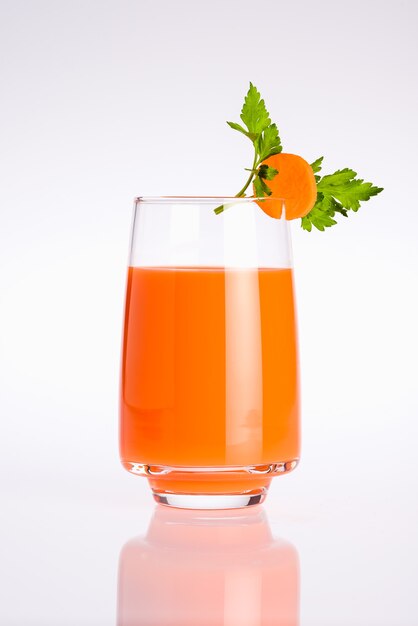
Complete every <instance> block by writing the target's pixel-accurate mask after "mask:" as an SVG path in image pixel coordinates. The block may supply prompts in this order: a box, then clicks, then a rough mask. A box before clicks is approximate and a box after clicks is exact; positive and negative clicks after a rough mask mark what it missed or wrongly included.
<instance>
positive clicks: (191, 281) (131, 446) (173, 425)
mask: <svg viewBox="0 0 418 626" xmlns="http://www.w3.org/2000/svg"><path fill="white" fill-rule="evenodd" d="M274 200H275V201H276V202H279V203H281V205H282V209H283V210H282V218H281V219H274V218H271V217H269V216H268V215H267V214H266V213H264V212H263V211H262V210H261V208H260V205H261V202H262V200H261V199H254V198H239V199H237V198H216V197H200V198H199V197H141V198H138V199H137V200H136V202H135V207H134V219H133V225H132V239H131V249H130V258H129V268H128V279H127V290H126V305H125V327H124V338H123V352H122V375H121V411H120V452H121V460H122V464H123V466H124V467H125V468H126V469H127V470H128V471H129V472H131V473H133V474H136V475H138V476H145V477H147V478H148V482H149V484H150V487H151V489H152V492H153V495H154V498H155V500H156V501H157V502H159V503H162V504H166V505H170V506H174V507H181V508H197V509H218V508H237V507H245V506H250V505H254V504H258V503H259V502H262V501H263V500H264V498H265V496H266V494H267V490H268V487H269V485H270V482H271V479H272V478H273V477H274V476H279V475H281V474H285V473H287V472H289V471H291V470H293V469H294V468H295V467H296V465H297V463H298V460H299V451H300V441H299V439H300V436H299V376H298V354H297V337H296V318H295V303H294V290H293V275H292V260H291V245H290V234H289V226H288V222H287V221H286V219H285V206H284V201H283V200H281V199H278V198H276V199H274ZM258 203H260V205H259V204H258ZM220 205H223V206H224V207H225V210H224V211H223V212H222V213H220V214H216V213H215V211H214V209H215V208H217V207H219V206H220Z"/></svg>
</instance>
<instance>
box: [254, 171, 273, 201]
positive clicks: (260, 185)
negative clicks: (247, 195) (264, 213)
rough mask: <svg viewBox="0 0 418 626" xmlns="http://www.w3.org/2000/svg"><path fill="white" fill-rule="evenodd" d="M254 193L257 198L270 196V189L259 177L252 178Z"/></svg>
mask: <svg viewBox="0 0 418 626" xmlns="http://www.w3.org/2000/svg"><path fill="white" fill-rule="evenodd" d="M254 191H255V194H256V196H257V197H258V198H264V196H271V194H272V191H271V189H270V187H269V186H268V185H267V184H266V183H265V182H264V180H263V179H262V178H260V176H256V177H255V178H254Z"/></svg>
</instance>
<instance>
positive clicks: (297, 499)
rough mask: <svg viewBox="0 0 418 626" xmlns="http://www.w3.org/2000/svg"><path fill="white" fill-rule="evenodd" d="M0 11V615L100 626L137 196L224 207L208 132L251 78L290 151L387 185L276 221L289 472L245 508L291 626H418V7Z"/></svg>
mask: <svg viewBox="0 0 418 626" xmlns="http://www.w3.org/2000/svg"><path fill="white" fill-rule="evenodd" d="M0 7H1V15H0V31H1V32H0V46H1V52H0V63H1V92H2V95H1V114H0V115H1V117H0V133H1V144H0V145H1V148H0V151H1V164H0V178H1V184H0V211H1V221H0V256H1V274H0V281H1V282H0V299H1V308H0V316H1V326H0V333H1V335H0V350H1V362H0V377H1V388H0V393H1V397H0V412H1V422H0V424H1V426H0V427H1V441H0V447H1V450H0V482H1V493H2V497H1V499H2V504H1V508H2V512H1V518H0V524H1V525H2V532H1V535H0V543H1V544H2V545H1V549H2V554H3V556H2V558H1V572H0V575H1V589H2V591H4V601H3V602H2V605H1V607H0V620H1V624H3V623H4V624H5V625H6V624H7V625H8V626H9V625H10V626H26V625H27V626H32V625H34V626H35V625H36V626H37V625H38V624H39V625H40V624H42V625H44V626H49V625H52V624H54V625H55V626H64V625H67V624H68V625H69V624H71V625H79V626H90V625H93V624H100V625H101V626H105V625H107V624H114V623H115V619H116V617H115V612H116V608H115V606H116V604H115V603H116V572H117V559H118V553H119V550H120V548H121V546H122V545H123V543H124V542H125V541H126V540H128V539H129V538H130V537H132V536H133V535H135V534H138V533H140V532H143V531H144V530H145V529H146V527H147V525H148V522H149V518H150V515H151V512H152V509H153V504H152V500H151V496H150V494H149V492H148V489H147V485H146V483H145V481H142V480H141V479H138V478H135V477H133V476H130V475H128V474H127V473H126V472H124V471H123V470H122V469H121V467H120V466H119V462H118V458H117V405H118V397H117V395H118V376H119V351H120V338H121V327H122V312H123V298H124V288H125V266H126V260H127V246H128V239H129V229H130V221H131V210H132V199H133V197H134V196H135V195H139V194H142V195H147V194H148V195H150V194H155V195H166V194H169V195H170V194H172V195H176V194H187V195H193V194H198V195H233V194H234V193H236V191H237V190H238V189H239V188H240V187H241V185H242V183H243V179H244V175H245V172H244V171H243V168H244V167H248V166H249V163H250V160H251V150H250V146H249V144H248V145H246V140H245V138H243V137H241V136H240V135H239V134H238V133H234V132H233V131H232V130H230V129H229V128H228V127H227V126H226V124H225V120H226V119H232V120H236V121H238V117H239V111H240V107H241V103H242V99H243V96H244V93H245V91H246V89H247V86H248V82H249V80H251V81H253V82H254V83H255V84H256V85H257V86H258V88H259V89H260V91H261V92H262V94H263V96H264V98H265V100H266V103H267V106H268V108H269V110H270V113H271V115H272V118H273V120H274V121H276V122H277V123H278V126H279V129H280V133H281V137H282V143H283V145H284V149H285V151H287V152H295V153H298V154H301V155H302V156H304V157H305V158H306V159H307V160H309V161H311V160H314V159H315V158H317V157H318V156H321V155H325V161H324V171H325V172H331V171H333V170H334V169H337V168H340V167H346V166H350V167H353V168H354V169H355V170H356V171H357V172H359V174H360V175H361V177H363V178H365V179H366V180H372V181H373V182H374V183H375V184H378V185H379V186H382V187H384V188H385V191H384V192H383V193H382V194H381V195H380V196H378V197H377V198H374V199H372V200H371V201H370V202H369V203H367V204H365V205H363V207H362V208H361V210H360V211H359V212H358V213H357V214H356V215H354V214H353V215H351V216H350V217H349V219H347V220H344V218H341V220H340V222H344V223H340V224H339V225H338V226H336V227H334V228H332V229H329V230H328V231H327V232H325V233H319V232H313V233H310V234H309V233H305V232H303V231H302V230H301V229H300V228H299V225H298V224H294V225H293V226H294V228H293V242H294V257H295V268H296V281H297V296H298V310H299V326H300V351H301V365H302V380H303V424H304V428H303V462H302V463H301V465H300V467H299V469H298V470H297V471H296V472H295V473H294V474H292V475H290V476H288V477H285V478H283V479H277V480H276V482H275V483H274V484H273V487H272V488H271V492H270V495H269V499H268V501H267V503H266V507H265V508H266V511H267V514H268V516H269V519H270V524H271V526H272V528H273V532H274V533H275V535H277V536H281V537H283V538H285V539H288V540H290V541H292V543H293V544H294V545H295V547H296V548H297V550H298V552H299V556H300V560H301V590H302V591H301V624H302V625H303V626H311V625H312V626H328V625H333V626H353V625H356V626H360V625H363V624H364V625H365V626H366V625H367V626H374V625H376V626H410V625H411V626H412V625H413V624H417V623H418V599H417V596H416V580H417V576H418V566H417V558H418V542H417V536H416V528H417V524H418V510H417V509H418V507H417V486H418V484H417V483H418V481H417V472H418V459H417V454H416V445H417V439H418V426H417V418H418V398H417V392H416V377H417V366H416V354H417V348H418V346H417V331H416V327H417V321H416V320H417V319H418V307H417V298H416V285H417V256H418V253H417V245H416V240H417V232H418V216H417V215H418V209H417V193H416V182H417V171H418V162H417V140H418V137H417V134H418V133H417V123H416V110H417V105H418V102H417V81H416V72H417V38H416V24H417V19H418V9H417V7H418V5H417V4H416V3H415V2H414V1H413V0H400V1H399V2H397V3H393V2H388V1H386V0H383V1H380V2H378V1H376V2H374V1H372V0H367V1H364V0H363V1H362V2H358V1H354V2H350V3H346V2H344V3H343V2H339V1H335V0H334V1H333V2H331V1H326V0H318V1H317V2H315V3H313V2H312V3H311V2H308V1H295V0H293V1H292V2H289V1H287V2H284V1H281V0H277V1H273V0H263V2H260V3H254V2H249V1H247V0H241V1H240V2H235V1H233V2H232V1H231V2H226V1H224V2H220V1H213V0H212V2H200V1H195V2H193V1H191V0H188V1H186V0H180V1H172V2H170V1H169V0H159V1H158V2H151V1H145V0H118V1H117V0H101V1H99V0H71V1H70V0H68V1H63V0H54V1H53V0H1V2H0ZM236 626H239V624H237V625H236ZM254 626H255V625H254Z"/></svg>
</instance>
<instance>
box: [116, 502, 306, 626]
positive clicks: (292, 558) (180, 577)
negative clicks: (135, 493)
mask: <svg viewBox="0 0 418 626" xmlns="http://www.w3.org/2000/svg"><path fill="white" fill-rule="evenodd" d="M117 624H118V626H134V625H135V626H145V625H147V626H150V625H151V624H158V625H159V626H168V625H170V626H174V625H178V626H180V625H182V626H196V625H198V624H201V625H202V626H203V625H207V626H255V625H257V626H273V624H274V625H275V626H298V625H299V559H298V553H297V550H296V549H295V547H294V546H292V545H291V544H290V543H288V542H286V541H284V540H282V539H275V538H274V537H273V536H272V534H271V530H270V527H269V524H268V521H267V517H266V514H265V512H264V511H263V510H262V508H261V507H256V508H254V509H253V510H244V511H225V512H219V511H216V512H215V511H214V512H210V511H205V512H204V511H200V512H198V511H187V510H172V509H170V508H168V507H157V509H156V511H155V513H154V515H153V518H152V521H151V524H150V526H149V528H148V531H147V533H146V535H145V537H137V538H134V539H132V540H130V541H129V542H128V543H126V545H125V546H124V547H123V549H122V551H121V555H120V564H119V586H118V620H117Z"/></svg>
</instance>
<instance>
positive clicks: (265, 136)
mask: <svg viewBox="0 0 418 626" xmlns="http://www.w3.org/2000/svg"><path fill="white" fill-rule="evenodd" d="M255 147H256V150H257V152H258V161H259V162H261V161H264V160H265V159H268V158H269V157H271V156H273V154H279V152H281V151H282V144H281V142H280V137H279V131H278V129H277V126H276V124H270V126H267V128H265V129H264V131H263V132H262V134H261V135H260V136H259V137H258V139H256V141H255Z"/></svg>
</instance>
